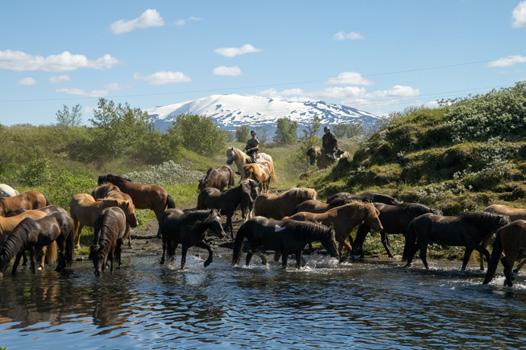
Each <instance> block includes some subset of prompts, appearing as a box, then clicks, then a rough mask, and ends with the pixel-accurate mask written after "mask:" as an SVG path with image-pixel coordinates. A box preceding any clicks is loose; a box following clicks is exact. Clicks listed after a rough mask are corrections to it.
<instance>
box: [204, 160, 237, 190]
mask: <svg viewBox="0 0 526 350" xmlns="http://www.w3.org/2000/svg"><path fill="white" fill-rule="evenodd" d="M232 186H234V171H233V170H232V169H231V168H230V167H229V166H227V165H223V166H221V167H219V168H217V169H213V168H209V169H208V171H207V172H206V175H205V176H203V178H202V179H201V180H199V185H198V186H197V188H198V189H199V190H203V189H205V188H206V187H213V188H217V189H218V190H220V191H223V190H224V189H225V188H229V187H232Z"/></svg>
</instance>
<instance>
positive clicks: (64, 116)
mask: <svg viewBox="0 0 526 350" xmlns="http://www.w3.org/2000/svg"><path fill="white" fill-rule="evenodd" d="M81 109H82V107H81V106H80V105H79V104H76V105H74V106H73V107H71V109H70V108H69V107H68V106H66V105H64V106H63V107H62V109H59V110H58V111H57V113H56V114H55V115H56V118H57V124H58V125H60V126H65V127H77V126H80V125H81V124H82V112H81Z"/></svg>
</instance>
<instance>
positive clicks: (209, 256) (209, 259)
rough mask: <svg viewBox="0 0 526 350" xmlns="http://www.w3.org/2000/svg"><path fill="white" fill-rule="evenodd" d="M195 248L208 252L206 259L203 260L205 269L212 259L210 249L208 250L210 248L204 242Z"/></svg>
mask: <svg viewBox="0 0 526 350" xmlns="http://www.w3.org/2000/svg"><path fill="white" fill-rule="evenodd" d="M195 246H196V247H199V248H203V249H206V250H208V258H207V259H206V260H205V267H207V266H208V265H210V264H211V263H212V259H213V252H212V248H210V246H209V245H208V244H206V243H205V242H199V243H197V244H196V245H195Z"/></svg>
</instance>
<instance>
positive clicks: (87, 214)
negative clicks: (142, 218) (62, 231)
mask: <svg viewBox="0 0 526 350" xmlns="http://www.w3.org/2000/svg"><path fill="white" fill-rule="evenodd" d="M69 206H70V213H71V217H72V218H73V220H74V222H75V235H76V236H75V246H76V247H77V248H80V233H81V231H82V227H83V226H89V227H94V226H95V223H96V222H97V218H98V217H99V215H100V214H101V213H102V211H103V210H104V209H105V208H109V207H119V208H121V209H122V210H123V211H124V213H126V220H127V222H128V224H129V225H130V227H137V217H136V216H135V208H134V207H133V203H132V204H130V202H129V201H123V200H116V199H102V200H95V198H93V197H92V196H91V195H89V194H87V193H78V194H76V195H74V196H73V198H72V199H71V202H70V204H69ZM128 234H129V232H128Z"/></svg>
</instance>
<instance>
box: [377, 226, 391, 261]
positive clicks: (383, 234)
mask: <svg viewBox="0 0 526 350" xmlns="http://www.w3.org/2000/svg"><path fill="white" fill-rule="evenodd" d="M380 236H381V240H382V244H383V246H384V248H385V252H386V253H387V256H388V257H390V258H393V253H391V249H389V238H387V232H385V231H384V230H382V231H380Z"/></svg>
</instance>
